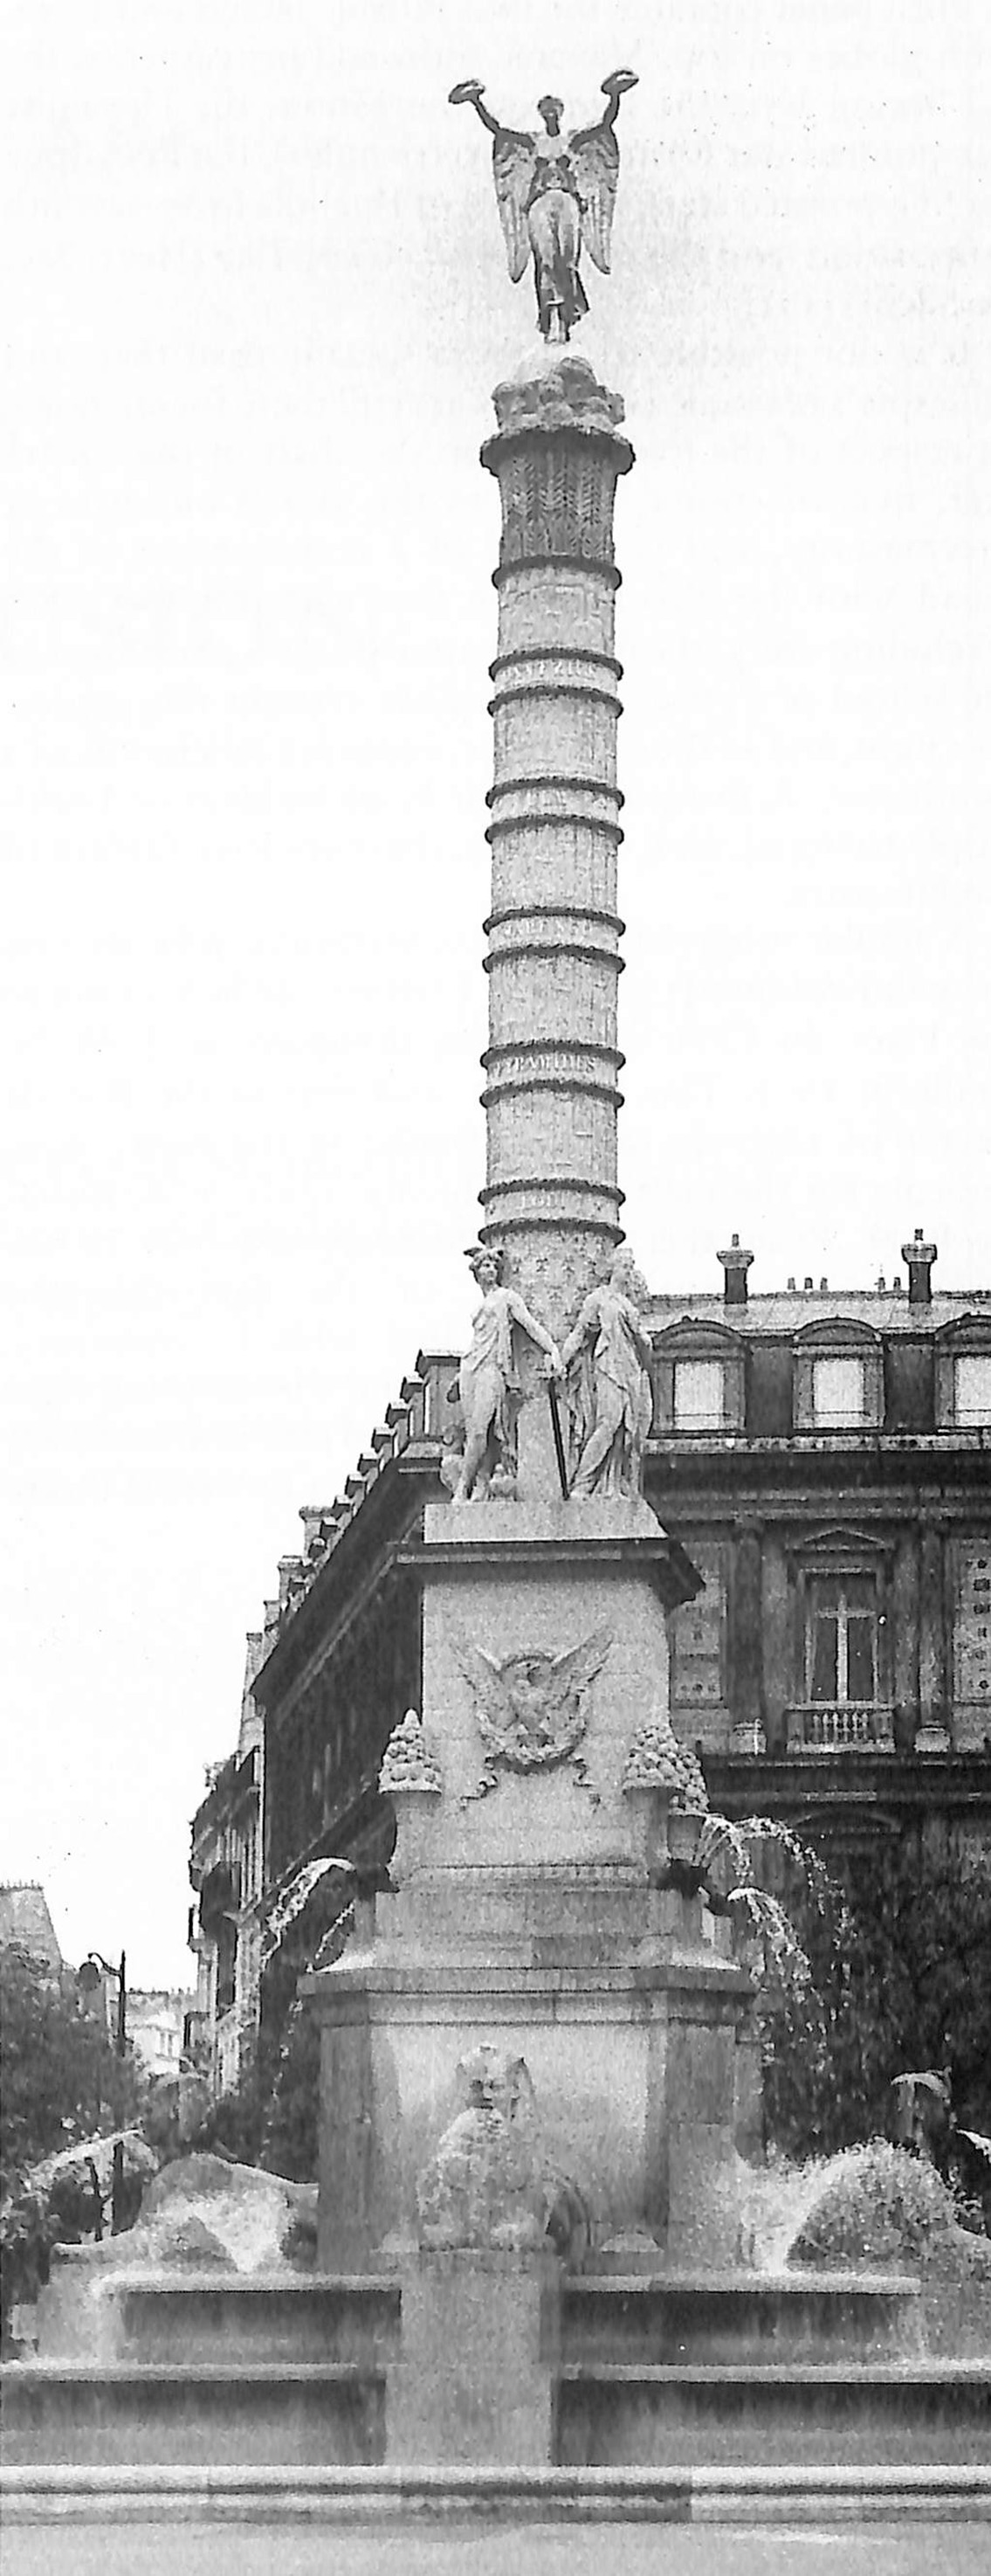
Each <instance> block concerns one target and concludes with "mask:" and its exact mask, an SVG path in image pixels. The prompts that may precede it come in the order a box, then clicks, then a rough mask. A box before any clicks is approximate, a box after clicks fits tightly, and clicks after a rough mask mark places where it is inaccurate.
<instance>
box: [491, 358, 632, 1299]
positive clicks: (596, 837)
mask: <svg viewBox="0 0 991 2576" xmlns="http://www.w3.org/2000/svg"><path fill="white" fill-rule="evenodd" d="M495 401H496V413H497V417H498V420H499V434H498V435H497V436H496V437H494V438H492V439H490V440H489V442H488V443H487V445H486V446H485V447H484V448H483V450H482V461H483V464H485V465H486V466H487V467H488V469H489V471H490V472H491V473H493V474H495V475H497V477H498V481H499V488H500V495H501V499H502V516H503V527H502V543H501V548H500V560H499V567H498V571H497V572H496V574H495V576H494V578H495V582H496V586H497V589H498V593H499V649H498V653H497V657H496V660H495V661H494V663H493V664H492V666H491V672H492V679H493V683H494V694H493V697H492V700H491V714H492V718H493V726H494V734H495V764H494V778H493V785H492V788H491V791H490V794H489V798H488V803H489V806H490V809H491V821H490V823H489V826H488V833H487V838H488V840H489V843H490V845H491V850H492V903H491V910H490V913H489V918H488V920H487V922H486V925H485V927H486V932H487V935H488V938H489V942H490V946H489V953H488V956H487V958H486V961H485V962H486V971H487V973H488V976H489V1045H488V1048H487V1051H486V1054H485V1056H484V1057H483V1059H482V1061H483V1065H484V1068H485V1072H486V1075H487V1085H486V1089H485V1092H484V1094H483V1101H484V1106H485V1110H486V1128H487V1158H486V1185H485V1188H484V1190H483V1191H482V1192H481V1193H480V1195H481V1200H482V1205H483V1207H484V1210H485V1222H484V1225H483V1228H482V1234H483V1238H484V1239H485V1240H487V1241H489V1242H502V1243H504V1244H505V1246H506V1249H507V1253H508V1255H509V1259H510V1263H511V1270H512V1276H513V1278H514V1280H515V1281H516V1283H517V1284H518V1285H519V1287H520V1288H521V1289H522V1292H523V1295H524V1296H525V1297H526V1298H527V1299H528V1300H529V1301H530V1302H531V1303H533V1304H534V1305H535V1307H536V1309H537V1311H538V1312H540V1313H541V1314H542V1315H544V1316H545V1318H546V1320H547V1322H548V1323H549V1324H550V1325H551V1326H552V1328H553V1329H563V1326H564V1324H565V1322H566V1320H567V1319H568V1318H569V1317H570V1316H571V1315H572V1314H573V1313H574V1310H575V1307H576V1306H577V1304H578V1302H579V1300H580V1298H581V1297H582V1296H583V1295H584V1294H585V1292H586V1290H587V1289H588V1287H589V1286H590V1284H591V1282H592V1280H593V1278H594V1277H595V1276H596V1275H597V1274H598V1272H599V1271H600V1269H601V1267H602V1263H603V1256H604V1255H607V1254H608V1251H609V1250H610V1249H611V1247H612V1246H613V1245H614V1244H615V1243H616V1242H618V1240H619V1239H620V1236H621V1233H622V1227H621V1225H620V1222H619V1212H620V1207H621V1204H622V1192H621V1190H620V1189H619V1187H618V1183H617V1154H616V1145H617V1136H616V1128H617V1114H618V1111H619V1107H620V1102H621V1095H620V1092H619V1089H618V1080H617V1077H618V1074H619V1069H620V1066H621V1064H622V1061H623V1059H622V1056H621V1055H620V1053H619V1049H618V1046H617V1036H616V1020H617V1012H616V998H617V985H618V980H619V976H620V973H621V971H622V960H621V958H620V955H619V941H620V936H621V933H622V928H623V924H622V922H621V921H620V920H619V917H618V914H617V910H616V861H617V851H618V847H619V843H620V841H621V839H622V832H621V829H620V823H619V813H620V808H621V804H622V798H621V796H620V793H619V790H618V787H617V784H616V730H617V722H618V718H619V715H620V712H621V710H620V704H619V698H618V695H617V683H618V681H619V678H620V666H619V663H618V662H617V661H616V658H615V654H614V650H613V646H614V625H615V594H616V589H617V587H618V583H619V574H618V572H617V570H616V567H615V562H614V558H613V534H612V515H613V500H614V495H615V489H616V481H617V477H618V476H619V475H620V474H624V473H626V472H627V471H628V469H629V467H630V466H631V464H632V462H633V452H632V449H631V448H630V446H629V445H628V443H627V441H626V440H625V439H624V438H621V437H618V436H617V434H616V422H617V421H618V420H619V419H620V418H621V417H622V405H621V404H620V403H619V402H618V399H617V397H616V396H614V395H612V394H609V393H608V392H606V390H605V389H604V388H603V387H602V386H600V385H598V384H597V383H596V379H595V377H594V376H593V374H592V371H591V369H590V368H589V367H587V366H586V365H584V363H583V362H582V361H580V360H575V359H572V358H570V357H569V358H567V359H565V360H562V361H561V362H560V363H559V364H558V366H557V367H556V368H555V369H554V371H553V373H552V374H551V375H549V376H547V377H545V378H543V379H542V380H540V381H539V382H537V383H535V384H532V385H525V386H521V385H512V386H502V387H500V388H499V389H498V390H497V393H496V397H495Z"/></svg>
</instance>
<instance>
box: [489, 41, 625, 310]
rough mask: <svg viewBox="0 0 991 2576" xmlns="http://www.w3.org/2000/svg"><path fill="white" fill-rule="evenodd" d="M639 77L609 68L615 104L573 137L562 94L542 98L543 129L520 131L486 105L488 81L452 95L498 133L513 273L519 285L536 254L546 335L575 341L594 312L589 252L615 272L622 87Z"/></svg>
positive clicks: (497, 162)
mask: <svg viewBox="0 0 991 2576" xmlns="http://www.w3.org/2000/svg"><path fill="white" fill-rule="evenodd" d="M636 78H637V76H636V73H635V72H628V71H619V72H610V74H609V78H608V80H604V81H603V83H602V88H603V93H604V95H605V97H606V98H607V99H608V101H609V105H608V107H607V108H606V110H605V114H604V115H603V116H601V117H600V118H599V122H598V124H597V125H585V126H582V127H581V128H580V129H579V130H578V131H576V132H575V133H573V134H567V135H565V134H562V132H561V118H562V116H563V114H564V108H563V104H562V101H561V100H560V99H559V98H542V99H539V100H538V102H537V113H538V115H539V116H542V117H543V120H544V128H545V131H544V132H543V134H517V133H516V132H515V131H514V129H513V127H512V126H508V125H500V123H499V120H498V117H495V116H492V115H490V113H489V110H488V108H487V107H483V106H482V99H483V96H484V84H483V82H481V81H478V80H467V81H459V82H458V84H457V87H456V89H452V90H451V92H450V101H451V105H452V107H462V106H466V105H470V106H471V107H473V108H474V109H475V112H476V115H478V116H480V117H481V120H482V124H483V125H484V126H485V127H486V128H487V130H488V132H489V133H490V134H491V135H492V137H493V143H492V175H493V178H494V180H495V192H496V201H497V204H498V207H499V219H500V222H501V224H502V229H503V234H504V236H505V242H506V257H507V260H508V262H509V274H510V277H511V278H512V280H513V284H514V286H515V285H517V284H518V283H519V280H520V278H521V277H522V276H523V273H524V270H525V268H526V264H527V261H528V259H531V258H532V260H533V275H534V284H535V286H536V290H537V318H538V322H539V326H540V329H541V331H542V332H543V335H544V338H545V340H550V341H561V340H569V339H570V337H571V334H572V331H573V330H574V327H575V323H576V322H580V321H581V318H582V315H583V313H587V312H588V297H587V295H586V293H585V289H584V287H583V285H582V281H581V275H580V272H579V267H578V262H579V259H580V257H581V254H582V251H583V250H587V252H588V255H589V258H590V259H592V260H594V262H595V265H596V268H599V269H601V270H602V273H603V276H608V273H609V242H610V236H611V233H612V218H613V207H614V205H615V203H616V183H617V180H618V178H619V145H618V143H617V141H616V136H615V132H614V127H615V124H616V118H617V116H618V114H619V102H620V99H621V98H622V96H623V92H624V90H628V89H634V88H635V87H636Z"/></svg>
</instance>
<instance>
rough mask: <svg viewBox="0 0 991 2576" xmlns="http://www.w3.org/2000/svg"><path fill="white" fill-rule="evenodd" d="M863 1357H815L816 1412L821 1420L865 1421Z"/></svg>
mask: <svg viewBox="0 0 991 2576" xmlns="http://www.w3.org/2000/svg"><path fill="white" fill-rule="evenodd" d="M865 1412H866V1405H865V1401H864V1363H863V1360H848V1359H843V1360H814V1361H813V1364H812V1414H813V1419H814V1421H815V1422H817V1423H822V1424H824V1425H825V1424H827V1423H836V1424H843V1423H846V1422H863V1420H864V1415H865Z"/></svg>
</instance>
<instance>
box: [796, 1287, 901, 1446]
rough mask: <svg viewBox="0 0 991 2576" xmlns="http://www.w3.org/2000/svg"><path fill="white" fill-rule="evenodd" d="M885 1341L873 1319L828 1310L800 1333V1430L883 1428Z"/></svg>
mask: <svg viewBox="0 0 991 2576" xmlns="http://www.w3.org/2000/svg"><path fill="white" fill-rule="evenodd" d="M882 1413H883V1379H882V1369H881V1343H880V1340H879V1338H878V1335H877V1334H876V1333H875V1332H873V1331H872V1330H871V1327H870V1326H869V1325H868V1324H861V1323H859V1322H856V1323H855V1322H854V1320H853V1318H852V1317H850V1316H846V1315H823V1316H819V1317H817V1319H816V1321H815V1323H812V1324H806V1325H805V1326H804V1328H803V1330H802V1331H801V1332H799V1333H796V1335H795V1376H794V1390H793V1419H794V1425H795V1429H796V1431H821V1432H827V1433H828V1432H830V1431H833V1432H837V1433H842V1432H844V1431H872V1430H880V1427H881V1420H882Z"/></svg>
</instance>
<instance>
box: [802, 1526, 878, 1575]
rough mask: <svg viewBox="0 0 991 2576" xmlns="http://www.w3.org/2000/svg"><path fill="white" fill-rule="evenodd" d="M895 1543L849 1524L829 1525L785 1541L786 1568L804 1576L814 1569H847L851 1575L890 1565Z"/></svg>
mask: <svg viewBox="0 0 991 2576" xmlns="http://www.w3.org/2000/svg"><path fill="white" fill-rule="evenodd" d="M894 1553H895V1542H894V1540H893V1539H891V1538H881V1537H879V1535H878V1532H877V1531H876V1530H865V1529H856V1528H854V1527H852V1526H851V1524H850V1522H849V1521H831V1522H829V1523H827V1524H824V1526H823V1527H822V1528H820V1529H810V1530H803V1531H802V1533H801V1535H800V1537H798V1538H794V1539H789V1540H788V1542H787V1544H786V1548H785V1554H786V1557H787V1559H788V1561H789V1564H794V1565H795V1566H796V1567H797V1566H801V1567H802V1568H803V1569H804V1571H805V1572H806V1573H811V1572H812V1570H813V1569H814V1568H816V1567H821V1568H822V1569H823V1570H824V1571H826V1572H828V1571H830V1570H831V1569H832V1570H835V1571H839V1569H840V1568H841V1567H842V1568H846V1567H850V1568H852V1569H853V1571H854V1572H856V1571H857V1570H858V1568H860V1567H863V1568H864V1569H866V1568H868V1567H871V1566H877V1567H884V1566H886V1565H888V1564H890V1562H891V1560H892V1558H893V1556H894Z"/></svg>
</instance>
